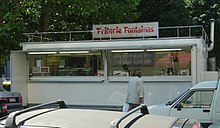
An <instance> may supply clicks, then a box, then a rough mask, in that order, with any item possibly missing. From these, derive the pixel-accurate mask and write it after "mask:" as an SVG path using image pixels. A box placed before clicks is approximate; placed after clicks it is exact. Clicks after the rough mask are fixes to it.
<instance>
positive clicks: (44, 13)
mask: <svg viewBox="0 0 220 128" xmlns="http://www.w3.org/2000/svg"><path fill="white" fill-rule="evenodd" d="M50 2H51V1H50V0H42V2H41V5H42V9H41V15H40V20H39V32H47V31H48V27H49V20H50V17H49V16H50Z"/></svg>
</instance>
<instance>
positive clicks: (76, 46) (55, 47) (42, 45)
mask: <svg viewBox="0 0 220 128" xmlns="http://www.w3.org/2000/svg"><path fill="white" fill-rule="evenodd" d="M198 43H202V38H166V39H161V38H159V39H158V38H157V39H139V40H134V39H131V40H107V41H58V42H25V43H22V44H21V46H22V47H23V51H27V52H29V51H77V50H113V49H158V48H182V47H188V46H195V45H197V44H198Z"/></svg>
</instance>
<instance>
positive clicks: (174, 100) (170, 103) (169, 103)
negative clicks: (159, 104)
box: [166, 89, 189, 106]
mask: <svg viewBox="0 0 220 128" xmlns="http://www.w3.org/2000/svg"><path fill="white" fill-rule="evenodd" d="M188 90H189V89H187V90H186V91H185V92H187V91H188ZM185 92H183V93H182V94H181V95H179V96H177V97H176V98H175V99H173V100H171V101H168V102H167V103H166V105H167V106H168V105H172V104H173V103H174V102H176V101H177V100H178V99H179V98H180V97H181V96H182V95H183V94H185Z"/></svg>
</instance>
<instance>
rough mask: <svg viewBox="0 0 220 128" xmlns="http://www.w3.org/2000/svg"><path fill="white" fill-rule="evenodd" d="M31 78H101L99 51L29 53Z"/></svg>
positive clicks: (101, 65)
mask: <svg viewBox="0 0 220 128" xmlns="http://www.w3.org/2000/svg"><path fill="white" fill-rule="evenodd" d="M28 59H29V60H30V61H29V63H30V73H31V75H33V76H102V75H103V70H104V69H103V68H104V66H103V65H104V64H103V61H102V56H101V52H100V51H75V52H59V53H53V54H47V53H44V54H42V55H41V54H40V53H36V54H32V53H29V55H28Z"/></svg>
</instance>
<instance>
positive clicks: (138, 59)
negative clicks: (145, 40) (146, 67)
mask: <svg viewBox="0 0 220 128" xmlns="http://www.w3.org/2000/svg"><path fill="white" fill-rule="evenodd" d="M133 65H135V66H141V65H142V53H133Z"/></svg>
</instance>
